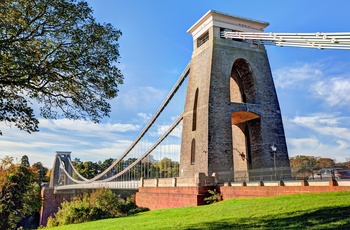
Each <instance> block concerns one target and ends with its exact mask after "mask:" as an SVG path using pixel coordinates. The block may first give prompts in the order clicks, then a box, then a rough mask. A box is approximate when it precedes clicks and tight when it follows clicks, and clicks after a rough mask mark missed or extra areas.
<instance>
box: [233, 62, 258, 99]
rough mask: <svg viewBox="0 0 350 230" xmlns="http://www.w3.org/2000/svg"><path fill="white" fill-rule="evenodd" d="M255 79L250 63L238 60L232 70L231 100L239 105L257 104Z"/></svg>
mask: <svg viewBox="0 0 350 230" xmlns="http://www.w3.org/2000/svg"><path fill="white" fill-rule="evenodd" d="M254 85H255V84H254V78H253V73H252V71H251V68H250V65H249V63H248V62H247V61H246V60H245V59H242V58H239V59H237V60H236V61H235V62H234V63H233V66H232V69H231V77H230V100H231V102H237V103H255V87H254Z"/></svg>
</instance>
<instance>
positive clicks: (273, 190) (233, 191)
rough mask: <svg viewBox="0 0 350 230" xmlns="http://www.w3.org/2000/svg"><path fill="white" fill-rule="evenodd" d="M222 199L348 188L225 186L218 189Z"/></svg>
mask: <svg viewBox="0 0 350 230" xmlns="http://www.w3.org/2000/svg"><path fill="white" fill-rule="evenodd" d="M218 191H220V192H221V194H222V197H223V199H224V200H225V199H230V198H239V197H265V196H278V195H287V194H300V193H316V192H334V191H350V186H332V185H330V186H232V187H231V186H227V187H224V186H222V187H218Z"/></svg>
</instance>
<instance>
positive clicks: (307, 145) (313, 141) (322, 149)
mask: <svg viewBox="0 0 350 230" xmlns="http://www.w3.org/2000/svg"><path fill="white" fill-rule="evenodd" d="M287 143H288V150H289V157H294V156H297V155H305V156H315V157H325V158H331V159H334V160H336V161H337V162H344V161H346V158H348V157H350V153H349V143H347V142H344V141H336V142H335V143H328V142H323V141H322V140H320V139H318V138H317V137H308V138H289V139H287Z"/></svg>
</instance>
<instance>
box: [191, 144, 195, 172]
mask: <svg viewBox="0 0 350 230" xmlns="http://www.w3.org/2000/svg"><path fill="white" fill-rule="evenodd" d="M195 162H196V140H195V139H194V138H193V139H192V142H191V165H194V163H195Z"/></svg>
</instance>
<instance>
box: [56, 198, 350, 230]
mask: <svg viewBox="0 0 350 230" xmlns="http://www.w3.org/2000/svg"><path fill="white" fill-rule="evenodd" d="M50 229H53V230H64V229H69V230H74V229H79V230H80V229H84V230H88V229H91V230H102V229H132V230H139V229H350V192H331V193H329V192H327V193H313V194H301V195H288V196H278V197H264V198H239V199H230V200H225V201H221V202H219V203H215V204H212V205H205V206H199V207H185V208H173V209H163V210H155V211H149V212H144V213H140V214H137V215H134V216H129V217H124V218H115V219H106V220H99V221H93V222H88V223H83V224H75V225H67V226H62V227H56V228H50Z"/></svg>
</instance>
